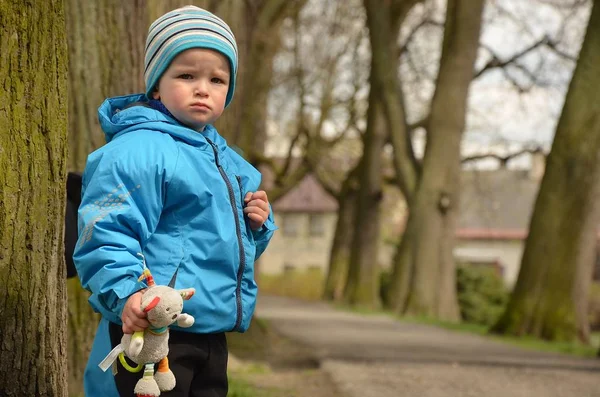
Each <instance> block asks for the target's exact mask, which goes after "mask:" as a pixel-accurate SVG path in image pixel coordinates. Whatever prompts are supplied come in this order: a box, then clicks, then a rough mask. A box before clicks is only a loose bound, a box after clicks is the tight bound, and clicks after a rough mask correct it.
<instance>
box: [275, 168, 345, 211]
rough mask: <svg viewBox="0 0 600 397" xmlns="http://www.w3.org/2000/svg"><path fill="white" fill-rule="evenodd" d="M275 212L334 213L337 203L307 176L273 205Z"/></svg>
mask: <svg viewBox="0 0 600 397" xmlns="http://www.w3.org/2000/svg"><path fill="white" fill-rule="evenodd" d="M273 209H274V210H275V211H277V212H336V211H337V209H338V203H337V200H336V199H335V198H333V197H332V196H331V195H330V194H329V193H327V191H326V190H325V189H323V187H322V186H321V184H320V183H319V181H318V180H317V178H316V177H315V176H314V175H312V174H308V175H306V176H305V177H304V179H302V180H301V181H300V183H299V184H298V185H296V186H295V187H294V188H292V190H290V191H289V192H288V193H287V194H285V195H284V196H283V197H281V198H280V199H279V200H277V201H275V202H274V203H273Z"/></svg>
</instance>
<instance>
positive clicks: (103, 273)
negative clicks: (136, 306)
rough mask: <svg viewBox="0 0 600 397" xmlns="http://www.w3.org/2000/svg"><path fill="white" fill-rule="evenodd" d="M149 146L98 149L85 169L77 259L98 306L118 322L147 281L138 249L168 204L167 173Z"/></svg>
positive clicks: (107, 316) (75, 258)
mask: <svg viewBox="0 0 600 397" xmlns="http://www.w3.org/2000/svg"><path fill="white" fill-rule="evenodd" d="M144 146H145V145H144ZM145 149H146V148H143V147H138V148H135V151H134V150H125V152H123V151H120V152H119V153H114V151H113V153H111V152H110V151H107V152H101V153H100V154H97V153H94V154H93V155H92V156H90V158H91V160H90V159H88V164H87V166H86V171H85V173H84V182H83V184H84V190H83V193H82V202H81V206H80V208H79V213H78V214H79V219H78V229H79V238H78V241H77V245H76V247H75V252H74V255H73V259H74V262H75V265H76V267H77V272H78V274H79V277H80V279H81V283H82V285H83V287H84V288H86V289H88V290H89V291H90V292H91V293H92V295H91V296H90V299H89V300H90V304H91V305H92V307H93V308H94V310H96V311H98V312H100V313H102V315H103V316H105V317H106V318H108V319H109V320H110V321H113V322H116V323H120V322H121V320H120V315H121V312H122V310H123V307H124V305H125V302H126V300H127V298H128V297H129V296H130V295H131V294H132V293H134V292H136V291H138V290H140V289H142V288H144V287H145V286H146V285H145V284H144V283H142V282H139V281H138V277H139V276H140V275H141V274H142V271H143V262H142V258H141V257H140V256H139V255H138V253H142V252H143V250H144V246H145V243H146V242H147V241H148V239H149V238H150V236H151V235H152V233H153V232H154V231H155V229H156V227H157V224H158V220H159V218H160V214H161V211H162V207H163V197H164V195H165V178H166V175H165V174H166V172H165V169H164V167H161V165H160V163H161V161H157V160H156V159H153V161H150V158H151V157H152V156H151V155H149V154H148V153H147V152H146V153H144V152H145ZM94 155H95V156H94Z"/></svg>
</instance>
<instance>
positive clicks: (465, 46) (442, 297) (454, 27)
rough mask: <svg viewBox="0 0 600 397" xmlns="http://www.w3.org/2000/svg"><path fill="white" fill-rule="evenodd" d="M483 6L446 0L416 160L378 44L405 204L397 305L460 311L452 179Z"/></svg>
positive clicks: (396, 87) (394, 292) (449, 316)
mask: <svg viewBox="0 0 600 397" xmlns="http://www.w3.org/2000/svg"><path fill="white" fill-rule="evenodd" d="M483 6H484V1H483V0H477V1H465V0H449V1H448V2H447V7H446V20H445V25H444V39H443V43H442V54H441V59H440V66H439V73H438V77H437V81H436V85H435V87H436V88H435V93H434V95H433V99H432V102H431V109H430V113H429V116H428V117H427V119H426V121H425V123H424V127H425V128H426V130H427V146H426V150H425V155H424V159H423V161H422V164H420V165H419V164H417V162H416V161H415V157H414V154H413V152H412V147H411V142H410V138H409V137H410V135H409V134H410V130H409V128H407V123H406V120H405V116H404V103H403V96H402V92H401V89H400V84H399V81H398V78H397V74H396V72H395V71H397V70H398V66H397V65H398V60H397V59H396V58H397V57H395V56H394V55H395V54H393V53H391V54H390V51H389V50H388V51H387V53H385V52H382V51H378V53H379V54H380V55H379V57H380V58H379V63H378V64H377V67H378V68H379V70H378V72H377V74H376V76H378V77H379V81H378V84H379V85H380V86H381V87H383V88H382V89H383V98H384V100H383V104H384V110H385V115H386V120H387V126H388V128H389V130H390V133H391V142H392V144H393V146H394V154H395V156H394V160H395V161H394V165H395V168H396V174H397V178H398V181H399V187H400V188H401V190H402V192H403V194H404V195H405V197H406V200H407V203H408V207H409V212H410V214H409V219H408V221H407V227H406V231H405V233H404V236H403V240H402V243H401V245H400V250H399V251H398V254H397V256H396V259H395V262H394V268H393V276H392V280H391V288H390V291H389V296H388V301H389V302H391V304H392V305H393V307H394V308H395V309H396V310H398V311H399V312H401V313H410V314H416V315H425V316H430V317H436V318H441V319H446V320H458V319H459V312H458V304H457V300H456V290H455V277H456V276H455V264H454V260H453V256H452V249H453V241H454V239H453V238H454V229H455V224H456V214H457V209H458V183H457V181H458V177H459V171H460V143H461V140H462V135H463V131H464V127H465V119H466V110H467V97H468V91H469V86H470V83H471V80H472V77H473V70H474V64H475V60H476V56H477V50H478V48H479V34H480V30H481V24H482V11H483ZM381 41H382V43H381V44H379V46H383V48H385V46H388V47H389V46H390V45H393V43H394V41H390V39H389V38H388V39H387V40H386V39H385V38H384V39H382V40H381ZM377 43H378V42H375V43H374V44H373V45H374V47H375V45H377ZM375 51H376V50H375V48H374V53H375ZM390 69H391V70H392V72H391V71H390Z"/></svg>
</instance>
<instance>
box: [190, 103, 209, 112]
mask: <svg viewBox="0 0 600 397" xmlns="http://www.w3.org/2000/svg"><path fill="white" fill-rule="evenodd" d="M190 106H191V107H192V108H194V109H208V110H210V106H208V105H207V104H205V103H200V102H196V103H192V104H191V105H190Z"/></svg>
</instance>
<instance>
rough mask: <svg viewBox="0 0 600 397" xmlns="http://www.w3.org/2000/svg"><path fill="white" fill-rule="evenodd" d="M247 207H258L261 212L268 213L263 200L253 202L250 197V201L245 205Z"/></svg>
mask: <svg viewBox="0 0 600 397" xmlns="http://www.w3.org/2000/svg"><path fill="white" fill-rule="evenodd" d="M246 206H247V207H258V208H260V209H261V210H263V211H267V212H268V211H269V204H268V203H267V202H265V201H263V200H254V197H252V201H250V202H249V203H247V204H246Z"/></svg>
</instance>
